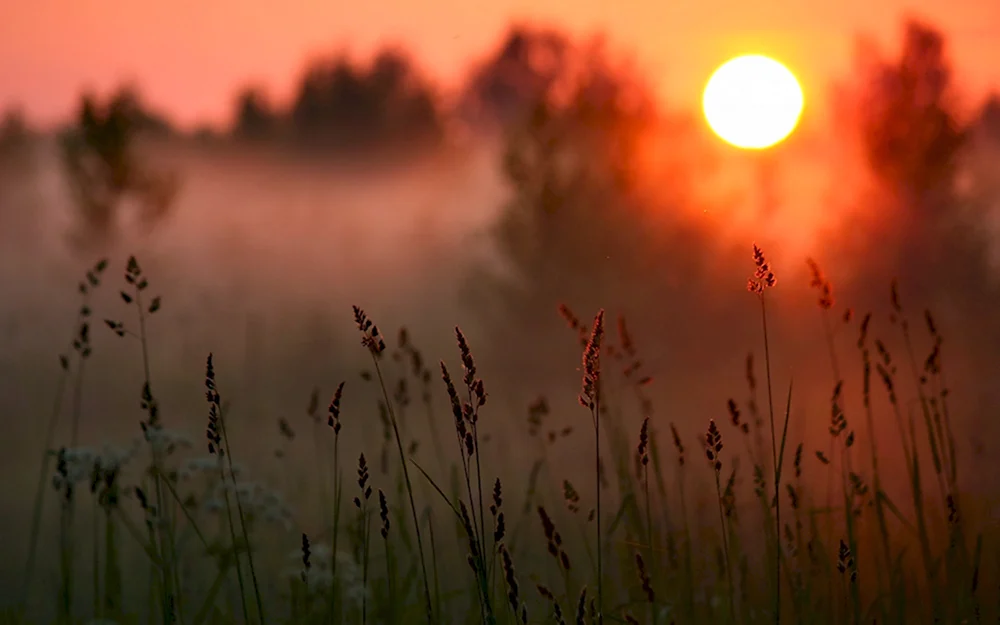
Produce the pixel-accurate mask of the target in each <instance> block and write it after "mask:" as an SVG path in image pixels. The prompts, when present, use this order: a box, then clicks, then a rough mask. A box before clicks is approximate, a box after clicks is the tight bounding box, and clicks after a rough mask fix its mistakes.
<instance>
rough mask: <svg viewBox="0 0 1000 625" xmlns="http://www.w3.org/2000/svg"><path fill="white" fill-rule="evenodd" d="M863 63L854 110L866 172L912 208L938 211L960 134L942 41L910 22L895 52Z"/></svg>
mask: <svg viewBox="0 0 1000 625" xmlns="http://www.w3.org/2000/svg"><path fill="white" fill-rule="evenodd" d="M865 65H866V67H865V71H864V74H863V75H862V80H863V81H864V83H863V88H862V90H861V91H860V99H859V102H858V106H857V111H858V114H859V122H860V131H861V136H862V141H863V147H864V153H865V156H866V157H867V162H868V164H869V166H870V167H871V170H872V172H873V173H874V174H875V176H876V178H877V180H878V181H879V182H880V183H881V184H882V185H884V188H885V189H886V190H887V191H888V192H889V193H890V194H891V195H892V196H893V198H894V199H895V200H897V201H898V202H900V203H901V204H904V205H907V206H909V207H910V209H911V210H916V211H921V212H928V211H939V210H942V209H943V207H946V206H947V204H948V202H949V201H951V199H952V198H953V191H954V189H953V182H954V179H955V173H956V168H957V165H958V161H959V157H960V154H961V150H962V147H963V145H964V143H965V137H966V133H965V130H964V128H963V126H962V124H961V123H960V121H959V119H958V114H957V111H956V106H957V101H956V93H955V87H954V81H953V78H952V70H951V66H950V62H949V59H948V57H947V50H946V45H945V40H944V37H943V36H942V34H941V33H940V32H938V31H937V30H936V29H934V28H933V27H931V26H930V25H928V24H925V23H922V22H918V21H909V22H907V23H906V27H905V31H904V35H903V41H902V46H901V49H900V51H899V54H898V55H897V56H895V57H894V58H889V59H884V58H880V57H879V56H876V55H875V54H872V55H871V56H870V57H869V58H867V59H866V63H865Z"/></svg>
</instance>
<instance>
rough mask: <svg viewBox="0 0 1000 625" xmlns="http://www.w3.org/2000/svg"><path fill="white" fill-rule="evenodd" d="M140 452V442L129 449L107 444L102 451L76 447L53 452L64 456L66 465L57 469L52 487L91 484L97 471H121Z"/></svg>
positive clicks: (60, 487) (60, 488)
mask: <svg viewBox="0 0 1000 625" xmlns="http://www.w3.org/2000/svg"><path fill="white" fill-rule="evenodd" d="M138 452H139V442H138V441H135V442H133V443H132V445H130V446H129V447H114V446H112V445H109V444H105V445H104V446H103V447H102V448H101V449H100V451H98V450H96V449H94V448H92V447H74V448H69V449H63V450H61V451H59V452H53V453H56V454H62V460H63V463H64V465H63V466H62V467H57V469H56V474H55V476H54V477H53V479H52V485H53V486H54V487H55V488H56V489H59V490H62V489H64V488H66V487H70V486H76V485H77V484H80V483H84V482H89V480H90V478H91V476H92V475H93V473H94V471H95V470H96V471H98V472H101V473H104V472H108V471H113V470H120V469H121V468H122V467H124V466H125V465H126V464H128V463H129V462H130V461H131V460H132V459H133V458H135V456H136V455H137V454H138Z"/></svg>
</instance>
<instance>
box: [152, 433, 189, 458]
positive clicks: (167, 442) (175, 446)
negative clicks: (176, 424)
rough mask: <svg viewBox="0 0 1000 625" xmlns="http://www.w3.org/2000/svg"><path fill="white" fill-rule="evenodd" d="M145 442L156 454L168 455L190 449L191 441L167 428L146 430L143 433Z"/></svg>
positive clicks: (182, 434)
mask: <svg viewBox="0 0 1000 625" xmlns="http://www.w3.org/2000/svg"><path fill="white" fill-rule="evenodd" d="M145 440H146V441H147V442H148V443H149V446H150V447H151V448H152V450H153V452H155V453H157V454H167V455H170V454H172V453H174V452H175V451H178V450H182V449H190V448H191V439H190V438H188V436H187V435H186V434H184V433H183V432H180V431H178V430H169V429H167V428H160V427H157V428H148V429H147V430H146V432H145Z"/></svg>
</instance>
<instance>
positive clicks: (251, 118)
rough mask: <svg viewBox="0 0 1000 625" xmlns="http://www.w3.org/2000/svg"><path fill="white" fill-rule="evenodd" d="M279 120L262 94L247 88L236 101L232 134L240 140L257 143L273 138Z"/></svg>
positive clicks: (257, 90) (254, 89)
mask: <svg viewBox="0 0 1000 625" xmlns="http://www.w3.org/2000/svg"><path fill="white" fill-rule="evenodd" d="M278 124H279V119H278V116H277V114H276V113H275V112H274V111H273V110H272V108H271V106H270V104H269V103H268V102H267V99H266V97H265V96H264V94H263V93H262V92H261V91H260V90H259V89H256V88H253V87H251V88H247V89H244V90H243V91H242V92H240V94H239V96H238V97H237V99H236V121H235V124H234V128H233V133H234V134H235V135H236V136H237V137H238V138H241V139H249V140H252V141H258V140H263V139H271V138H274V135H275V133H276V132H277V130H278Z"/></svg>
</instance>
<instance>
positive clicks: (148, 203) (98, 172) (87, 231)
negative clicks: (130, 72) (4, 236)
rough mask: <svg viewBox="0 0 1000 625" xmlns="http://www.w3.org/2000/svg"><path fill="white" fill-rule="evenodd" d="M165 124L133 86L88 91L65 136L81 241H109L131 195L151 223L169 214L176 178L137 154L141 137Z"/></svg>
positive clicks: (65, 157) (86, 243) (143, 219)
mask: <svg viewBox="0 0 1000 625" xmlns="http://www.w3.org/2000/svg"><path fill="white" fill-rule="evenodd" d="M162 129H163V125H162V124H159V123H156V122H155V118H152V117H151V116H149V115H148V114H147V113H145V112H144V111H143V109H142V107H141V106H139V101H138V98H137V97H136V95H135V94H134V92H133V91H131V90H128V89H123V90H121V91H119V92H117V93H116V94H114V95H112V96H110V97H109V98H108V99H107V100H106V101H105V102H103V103H102V102H99V101H98V100H97V99H96V98H95V97H94V96H92V95H89V94H88V95H84V96H83V97H82V99H81V102H80V108H79V111H78V113H77V118H76V123H75V124H74V126H73V127H72V128H70V129H69V130H68V131H67V132H66V133H65V134H64V136H63V141H62V147H63V160H64V164H65V166H66V170H67V173H68V177H69V182H70V186H71V189H72V191H73V194H74V199H75V203H76V208H77V209H78V217H79V220H78V221H79V225H80V230H79V232H78V233H77V235H76V237H75V238H74V242H75V243H76V244H78V245H81V246H84V247H95V246H97V247H100V246H105V245H107V244H109V243H110V242H111V241H112V240H113V239H114V237H115V236H116V235H117V234H118V225H119V223H118V220H119V216H120V215H119V213H120V209H121V208H122V207H123V206H124V205H125V203H126V201H127V200H135V202H136V206H137V207H138V209H139V211H140V214H139V218H140V220H141V222H142V223H144V224H145V225H147V226H151V225H153V224H155V223H157V222H158V221H159V220H160V219H162V218H163V217H164V216H165V215H166V213H167V212H168V209H169V207H170V205H171V203H172V201H173V199H174V195H175V193H176V191H177V180H176V178H175V177H174V176H173V175H171V174H167V173H162V172H154V171H152V170H151V169H149V168H146V167H145V166H144V165H143V164H142V163H140V161H139V158H138V155H137V154H136V139H137V138H138V136H139V135H140V134H141V133H142V132H143V131H144V130H145V131H149V130H153V131H156V130H160V131H162Z"/></svg>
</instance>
